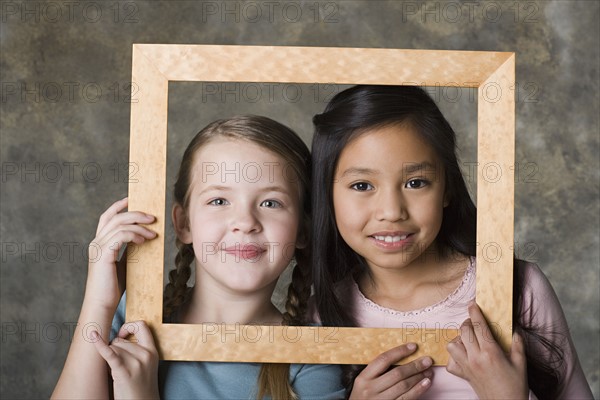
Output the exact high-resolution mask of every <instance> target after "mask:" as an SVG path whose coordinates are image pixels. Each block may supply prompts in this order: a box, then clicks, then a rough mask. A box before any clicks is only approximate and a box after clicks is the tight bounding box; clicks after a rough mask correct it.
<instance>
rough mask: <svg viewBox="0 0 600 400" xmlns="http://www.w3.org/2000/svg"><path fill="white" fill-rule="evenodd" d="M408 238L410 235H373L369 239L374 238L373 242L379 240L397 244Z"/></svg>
mask: <svg viewBox="0 0 600 400" xmlns="http://www.w3.org/2000/svg"><path fill="white" fill-rule="evenodd" d="M409 236H410V234H406V235H395V236H384V235H373V236H371V237H372V238H374V239H375V240H379V241H381V242H386V243H397V242H400V241H402V240H404V239H406V238H407V237H409Z"/></svg>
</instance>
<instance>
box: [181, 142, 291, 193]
mask: <svg viewBox="0 0 600 400" xmlns="http://www.w3.org/2000/svg"><path fill="white" fill-rule="evenodd" d="M192 168H193V171H192V181H193V184H194V185H196V184H203V183H208V184H213V183H220V184H244V183H246V184H247V183H254V184H273V183H277V184H279V185H285V184H288V183H290V184H294V183H296V182H297V177H296V173H295V171H294V169H293V168H292V166H291V165H290V164H289V162H287V161H286V160H285V159H284V158H283V157H281V156H280V155H278V154H277V153H275V152H273V151H271V150H269V149H266V148H264V147H262V146H260V145H258V144H256V143H253V142H250V141H248V140H242V139H235V138H226V137H217V138H214V139H211V140H210V141H209V142H207V143H205V144H204V145H203V146H202V147H200V148H199V149H198V150H197V151H196V153H195V154H194V163H193V167H192Z"/></svg>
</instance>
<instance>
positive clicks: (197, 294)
mask: <svg viewBox="0 0 600 400" xmlns="http://www.w3.org/2000/svg"><path fill="white" fill-rule="evenodd" d="M199 272H200V271H199V270H198V269H196V284H195V285H194V288H193V291H192V296H191V299H190V301H189V303H188V304H187V305H186V306H185V307H184V308H183V309H182V312H181V318H180V319H181V322H183V323H187V324H200V323H226V324H236V323H238V324H251V323H252V324H265V325H271V324H281V322H282V315H281V313H280V312H279V310H277V308H276V307H275V306H274V305H273V303H272V302H271V296H272V294H273V291H274V289H275V284H276V282H274V283H273V284H272V285H269V286H267V287H265V288H263V289H261V290H258V291H253V292H250V293H239V292H234V291H232V290H229V289H228V288H225V287H222V286H218V285H215V284H214V282H212V280H211V278H210V277H208V276H202V274H199ZM199 275H200V276H199Z"/></svg>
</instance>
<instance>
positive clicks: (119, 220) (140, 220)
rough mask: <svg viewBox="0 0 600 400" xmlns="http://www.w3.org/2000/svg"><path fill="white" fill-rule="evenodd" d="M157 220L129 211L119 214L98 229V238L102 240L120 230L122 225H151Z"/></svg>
mask: <svg viewBox="0 0 600 400" xmlns="http://www.w3.org/2000/svg"><path fill="white" fill-rule="evenodd" d="M154 220H155V218H154V217H153V216H152V215H150V214H146V213H143V212H141V211H127V212H122V213H118V214H116V215H114V216H112V218H111V219H110V220H108V221H106V223H105V224H104V226H103V227H102V228H101V229H100V228H99V229H98V232H97V234H96V237H97V238H102V237H104V236H106V235H108V234H109V233H110V231H112V230H115V229H118V227H119V226H120V225H122V226H131V225H137V224H150V223H152V222H154Z"/></svg>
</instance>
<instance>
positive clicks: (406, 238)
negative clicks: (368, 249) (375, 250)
mask: <svg viewBox="0 0 600 400" xmlns="http://www.w3.org/2000/svg"><path fill="white" fill-rule="evenodd" d="M412 236H413V233H405V232H393V233H390V234H384V235H382V234H374V235H370V236H369V238H371V240H373V242H374V243H375V245H376V246H377V247H379V248H381V249H387V250H396V249H401V248H403V247H405V246H409V245H410V244H411V243H412V242H413V240H412V239H411V238H412Z"/></svg>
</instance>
